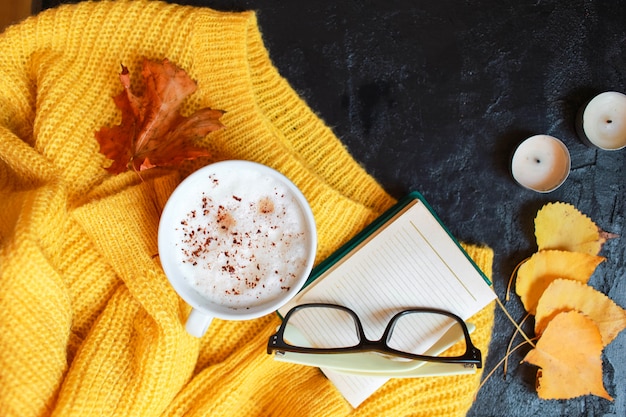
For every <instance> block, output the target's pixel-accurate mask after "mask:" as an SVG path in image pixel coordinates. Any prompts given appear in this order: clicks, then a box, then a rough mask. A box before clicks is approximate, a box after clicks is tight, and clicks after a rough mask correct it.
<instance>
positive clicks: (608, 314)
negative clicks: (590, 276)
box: [535, 279, 626, 346]
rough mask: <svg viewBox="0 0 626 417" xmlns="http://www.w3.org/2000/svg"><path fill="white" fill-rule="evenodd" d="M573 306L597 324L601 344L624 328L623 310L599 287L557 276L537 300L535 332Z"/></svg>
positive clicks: (608, 341) (609, 340) (625, 323)
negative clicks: (598, 288)
mask: <svg viewBox="0 0 626 417" xmlns="http://www.w3.org/2000/svg"><path fill="white" fill-rule="evenodd" d="M570 310H575V311H578V312H581V313H583V314H584V315H586V316H587V317H589V318H590V319H592V320H593V321H594V323H595V324H596V325H597V326H598V329H599V330H600V334H601V335H602V343H603V345H604V346H606V345H608V344H609V343H611V341H612V340H613V339H615V337H616V336H617V335H618V334H619V332H621V331H622V330H624V329H625V328H626V310H624V309H623V308H621V307H620V306H618V305H617V304H615V302H613V300H611V299H610V298H609V297H607V296H606V295H604V294H603V293H601V292H600V291H598V290H596V289H594V288H592V287H590V286H589V285H585V284H582V283H580V282H577V281H572V280H565V279H557V280H554V281H553V282H552V283H551V284H550V285H549V286H548V288H546V290H545V291H544V293H543V295H542V296H541V298H540V299H539V303H538V304H537V314H536V315H535V334H536V335H538V336H539V335H541V334H542V333H543V331H544V330H545V328H546V326H547V325H548V323H549V322H550V320H552V318H554V317H555V316H556V315H557V314H559V313H562V312H565V311H570Z"/></svg>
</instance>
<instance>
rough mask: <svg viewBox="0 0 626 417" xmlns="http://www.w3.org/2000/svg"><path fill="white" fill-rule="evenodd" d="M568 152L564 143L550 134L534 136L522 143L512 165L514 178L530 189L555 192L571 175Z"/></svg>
mask: <svg viewBox="0 0 626 417" xmlns="http://www.w3.org/2000/svg"><path fill="white" fill-rule="evenodd" d="M570 166H571V161H570V156H569V151H568V150H567V147H566V146H565V144H563V142H561V141H560V140H558V139H557V138H554V137H552V136H548V135H536V136H531V137H530V138H528V139H526V140H525V141H524V142H522V143H521V144H520V145H519V146H518V147H517V149H516V150H515V153H514V154H513V159H512V162H511V172H512V174H513V178H514V179H515V181H517V182H518V183H519V184H520V185H521V186H523V187H525V188H528V189H529V190H534V191H538V192H540V193H547V192H550V191H553V190H556V189H557V188H558V187H560V186H561V184H563V182H564V181H565V179H566V178H567V176H568V175H569V171H570Z"/></svg>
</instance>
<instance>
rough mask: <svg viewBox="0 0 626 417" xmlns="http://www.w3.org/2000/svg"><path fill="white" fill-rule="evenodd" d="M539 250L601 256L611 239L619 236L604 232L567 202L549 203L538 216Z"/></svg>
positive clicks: (536, 219) (536, 227) (537, 236)
mask: <svg viewBox="0 0 626 417" xmlns="http://www.w3.org/2000/svg"><path fill="white" fill-rule="evenodd" d="M535 237H536V238H537V246H538V247H539V250H540V251H542V250H549V249H557V250H566V251H570V252H583V253H588V254H590V255H597V254H598V253H600V249H602V245H603V244H604V242H606V240H607V239H610V238H614V237H616V235H613V234H610V233H606V232H604V231H603V230H602V229H600V228H599V227H598V226H597V225H596V224H595V223H594V222H593V221H592V220H591V219H590V218H589V217H587V216H585V215H584V214H582V213H581V212H580V211H578V209H576V207H574V206H573V205H571V204H567V203H560V202H557V203H548V204H546V205H545V206H543V207H542V208H541V210H539V211H538V212H537V216H536V217H535Z"/></svg>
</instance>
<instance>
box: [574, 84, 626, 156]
mask: <svg viewBox="0 0 626 417" xmlns="http://www.w3.org/2000/svg"><path fill="white" fill-rule="evenodd" d="M576 130H577V131H578V135H579V136H580V138H581V140H582V141H583V142H585V143H587V144H589V145H592V146H595V147H597V148H600V149H604V150H607V151H614V150H617V149H622V148H623V147H624V146H626V95H624V94H622V93H618V92H615V91H608V92H606V93H602V94H598V95H597V96H595V97H594V98H593V99H592V100H591V101H589V103H587V105H586V106H584V107H583V108H582V109H581V110H580V112H579V113H578V120H577V121H576Z"/></svg>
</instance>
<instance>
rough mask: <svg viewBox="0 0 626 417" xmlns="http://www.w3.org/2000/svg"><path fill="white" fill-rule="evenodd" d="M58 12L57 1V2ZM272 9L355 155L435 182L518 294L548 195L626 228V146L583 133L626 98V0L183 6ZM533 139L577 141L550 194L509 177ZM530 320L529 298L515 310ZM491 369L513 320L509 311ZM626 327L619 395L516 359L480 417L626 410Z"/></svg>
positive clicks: (372, 167) (608, 284)
mask: <svg viewBox="0 0 626 417" xmlns="http://www.w3.org/2000/svg"><path fill="white" fill-rule="evenodd" d="M43 3H44V7H50V6H54V5H55V4H57V1H53V0H51V1H48V2H46V1H44V2H43ZM179 3H181V4H192V5H197V6H207V7H212V8H216V9H223V10H250V9H254V10H257V11H258V19H259V23H260V26H261V29H262V32H263V35H264V39H265V41H266V46H267V48H268V50H269V52H270V55H271V57H272V59H273V61H274V62H275V64H276V66H277V67H278V69H279V70H280V72H281V73H282V74H283V76H284V77H286V78H287V79H288V80H289V81H290V83H291V84H292V85H293V87H294V88H295V89H296V90H297V91H298V92H299V93H300V94H301V96H302V97H303V98H304V99H305V100H306V101H307V103H308V104H309V105H310V107H311V108H312V109H314V111H316V112H317V113H318V114H319V115H320V117H322V118H323V119H324V120H325V121H326V122H327V123H328V125H330V126H331V127H332V128H333V129H334V131H335V133H336V134H337V135H338V137H340V138H341V139H342V140H343V142H344V143H345V144H346V146H347V147H348V148H349V150H350V151H351V152H352V154H353V155H354V157H355V158H356V159H357V160H358V161H360V162H361V163H362V164H363V165H364V166H365V167H366V168H367V169H368V171H369V172H370V173H371V174H372V175H374V176H375V177H376V178H377V179H378V180H379V181H380V182H381V183H382V184H383V186H384V187H385V188H386V189H387V190H388V191H389V192H391V193H392V194H393V195H395V196H396V197H400V196H402V195H403V194H405V193H406V192H408V191H409V190H419V191H421V192H422V193H423V194H424V196H425V197H426V198H427V200H428V201H429V202H430V203H431V205H432V206H433V207H434V209H435V210H436V211H437V212H438V213H439V215H440V217H441V218H442V220H443V221H444V222H445V223H446V224H447V225H448V226H449V228H450V229H451V231H452V233H453V234H455V235H456V236H457V237H458V238H459V239H461V240H463V241H466V242H475V243H483V244H486V245H489V246H490V247H492V248H493V249H494V250H495V263H494V275H493V279H494V284H495V289H496V291H497V292H498V294H499V296H500V297H501V298H502V299H503V298H504V292H505V288H506V284H507V281H508V279H509V275H510V274H511V272H512V271H513V269H514V267H515V265H516V264H517V263H518V262H519V261H520V260H522V259H524V258H525V257H527V256H529V255H530V254H531V253H533V252H534V251H535V250H536V246H535V243H534V236H533V218H534V216H535V214H536V211H537V209H539V208H540V207H541V206H542V205H543V204H544V203H546V202H549V201H564V202H569V203H572V204H574V205H576V206H577V207H578V208H579V209H580V210H581V211H582V212H584V213H586V214H588V215H589V216H590V217H591V218H592V219H593V220H594V221H595V222H596V223H597V224H598V225H599V226H600V227H601V228H603V229H604V230H607V231H610V232H613V233H617V234H621V235H624V234H626V232H625V231H624V222H625V201H626V198H625V196H624V193H625V191H626V190H625V188H626V179H625V177H624V168H625V159H626V150H622V151H616V152H606V151H598V150H594V149H591V148H588V147H586V146H585V145H583V144H582V143H581V142H580V141H579V140H578V139H577V137H576V133H575V130H574V126H573V122H574V117H575V114H576V112H577V110H578V108H579V107H580V106H581V105H582V104H583V103H584V102H585V101H586V100H588V99H590V98H592V97H593V96H594V95H595V94H597V93H599V92H602V91H606V90H614V91H621V92H626V1H624V0H617V1H610V2H609V1H605V2H600V1H592V0H586V1H566V0H561V1H540V0H539V1H532V2H530V1H526V0H522V1H517V0H501V1H469V0H468V1H460V0H440V1H410V0H405V1H384V2H383V1H378V2H373V1H347V0H346V1H333V0H321V1H314V2H313V1H312V2H288V1H285V2H278V1H275V0H274V1H272V0H263V1H244V0H241V1H237V0H231V1H217V0H216V1H211V0H204V1H203V0H198V1H179ZM533 134H550V135H553V136H556V137H558V138H560V139H561V140H563V141H564V142H565V144H566V145H567V146H568V148H569V150H570V153H571V156H572V170H571V173H570V177H569V178H568V180H567V181H566V182H565V184H564V185H563V186H562V187H561V188H559V189H558V190H557V191H554V192H552V193H548V194H538V193H534V192H532V191H527V190H525V189H523V188H521V187H520V186H518V185H517V184H516V183H515V182H514V181H513V180H512V178H511V176H510V174H509V162H510V157H511V153H512V151H513V150H514V148H515V146H516V145H517V144H518V143H519V142H520V141H521V140H523V139H524V138H525V137H527V136H530V135H533ZM624 239H626V237H624V238H621V239H614V240H612V241H610V242H609V243H607V244H606V245H605V247H604V250H603V252H602V255H604V256H606V257H607V261H606V262H605V263H604V264H602V265H601V266H600V267H599V268H598V269H597V270H596V273H595V274H594V276H593V277H592V279H591V281H590V283H591V284H592V285H593V286H594V287H595V288H597V289H599V290H600V291H602V292H604V293H605V294H607V295H609V296H610V297H612V298H613V299H614V300H615V301H616V302H617V303H618V304H619V305H621V306H622V307H626V266H625V261H626V244H625V241H624ZM507 308H508V309H509V310H510V311H511V313H512V314H513V315H514V316H515V317H516V318H521V317H522V316H523V315H524V312H523V311H522V308H521V307H520V304H519V302H517V301H516V297H513V300H512V301H510V302H509V303H508V304H507ZM496 314H497V316H496V325H495V328H494V331H493V340H492V343H491V347H490V351H489V357H488V359H487V363H486V370H487V371H489V370H491V369H492V368H493V367H494V366H495V365H496V364H497V362H498V361H499V359H501V358H502V357H503V355H504V354H505V351H506V346H507V344H508V341H509V339H510V337H511V335H512V333H513V326H512V325H511V324H510V322H508V321H507V319H506V318H505V316H504V314H503V313H502V312H501V310H498V311H497V312H496ZM625 356H626V332H622V334H621V335H620V337H618V338H617V339H616V340H615V341H613V342H612V343H611V344H610V345H609V346H608V347H607V348H606V349H605V352H604V355H603V361H604V375H605V377H604V383H605V387H606V389H607V390H608V392H609V393H610V394H611V395H613V396H614V397H615V401H614V402H609V401H607V400H604V399H600V398H596V397H592V396H587V397H582V398H578V399H573V400H568V401H542V400H538V399H537V395H536V393H535V390H534V384H535V370H534V369H533V368H532V367H530V366H528V365H520V364H519V361H520V359H521V358H522V357H523V349H522V350H520V351H517V352H516V353H514V354H513V355H512V356H511V360H510V363H509V365H510V366H509V372H508V375H507V377H506V379H503V377H502V372H501V369H499V370H498V372H497V373H496V374H494V376H492V377H491V379H489V380H488V382H487V383H486V384H485V386H484V387H483V388H482V389H481V391H480V392H479V395H478V398H477V399H476V402H475V404H474V406H473V408H472V409H471V411H470V412H469V414H468V415H469V416H507V417H513V416H524V417H530V416H568V417H576V416H605V417H609V416H616V417H617V416H626V365H625V361H624V357H625Z"/></svg>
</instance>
